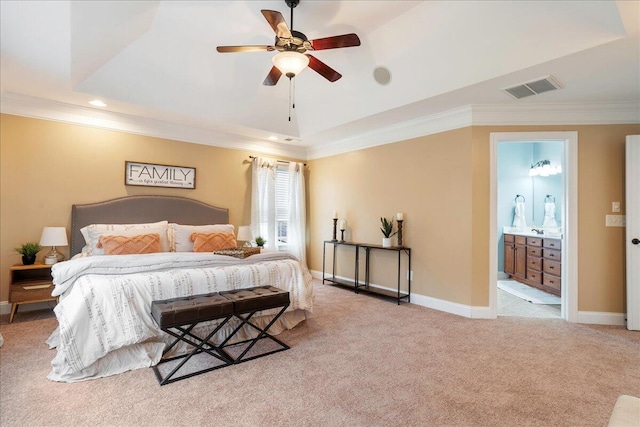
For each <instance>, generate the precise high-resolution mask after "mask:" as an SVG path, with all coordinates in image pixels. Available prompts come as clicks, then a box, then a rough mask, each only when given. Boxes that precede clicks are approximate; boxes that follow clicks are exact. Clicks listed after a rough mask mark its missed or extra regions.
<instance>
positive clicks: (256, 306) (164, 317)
mask: <svg viewBox="0 0 640 427" xmlns="http://www.w3.org/2000/svg"><path fill="white" fill-rule="evenodd" d="M289 303H290V300H289V292H287V291H283V290H282V289H279V288H276V287H273V286H259V287H255V288H247V289H238V290H233V291H224V292H220V293H218V292H215V293H211V294H204V295H194V296H189V297H181V298H172V299H168V300H160V301H153V302H152V303H151V315H152V316H153V318H154V320H155V321H156V323H157V324H158V326H160V328H161V329H162V330H163V331H164V332H166V333H168V334H170V335H172V336H173V337H174V338H175V340H174V341H173V342H172V343H171V344H170V345H169V346H168V347H167V348H165V350H164V352H163V355H164V354H167V353H168V352H169V351H170V350H171V349H172V348H173V347H175V345H176V344H178V343H179V342H180V341H182V342H185V343H187V344H188V345H189V346H191V347H193V350H192V351H191V352H190V353H188V354H184V355H180V356H176V357H171V358H167V359H164V358H163V359H161V360H160V362H158V364H157V365H155V366H153V367H152V368H153V370H154V372H155V375H156V378H157V379H158V382H159V383H160V385H165V384H168V383H171V382H175V381H178V380H181V379H185V378H189V377H192V376H194V375H199V374H203V373H205V372H209V371H212V370H214V369H219V368H223V367H225V366H229V365H232V364H237V363H241V362H246V361H248V360H252V359H255V358H258V357H262V356H266V355H269V354H273V353H276V352H279V351H283V350H287V349H289V346H288V345H286V344H285V343H283V342H282V341H280V340H279V339H277V338H275V337H274V336H273V335H271V334H269V333H268V331H269V328H270V327H271V326H272V325H273V324H274V323H275V322H276V321H277V320H278V318H279V317H280V316H281V315H282V313H284V311H285V310H286V309H287V307H289ZM278 308H279V309H280V310H279V311H278V313H277V314H276V315H275V316H274V317H273V318H272V319H271V321H269V322H268V323H267V325H266V326H265V327H263V328H261V327H259V326H258V325H256V324H255V322H253V319H252V318H253V316H254V315H255V314H256V313H257V312H259V311H262V310H269V309H278ZM232 317H236V318H237V319H239V320H240V322H239V324H238V326H237V327H236V328H234V330H233V332H231V333H230V334H229V335H228V336H227V338H226V339H225V340H224V341H223V342H222V343H221V344H219V345H215V344H213V343H211V342H210V340H211V338H212V337H213V336H214V335H215V334H216V333H217V332H218V331H219V330H220V329H221V328H222V327H223V326H224V325H226V324H227V322H229V320H230V319H231V318H232ZM210 320H220V323H219V324H218V326H217V327H216V328H215V329H214V330H213V331H211V332H210V333H209V334H208V335H207V336H206V337H204V338H202V337H200V336H198V335H196V334H194V333H193V332H192V331H193V329H194V328H195V327H196V325H198V324H199V323H201V322H207V321H210ZM245 325H246V326H247V327H248V328H249V329H254V330H256V331H257V332H258V334H257V336H255V337H254V338H251V339H248V340H244V341H240V342H233V343H230V342H231V341H232V340H233V337H234V336H235V335H236V334H238V332H239V331H240V330H241V329H242V328H243V326H245ZM261 340H270V341H271V342H272V343H275V348H273V347H272V348H271V349H268V350H267V351H266V352H255V351H254V352H253V353H252V352H251V350H252V349H254V350H255V348H254V347H255V345H256V344H257V343H258V342H260V341H261ZM201 353H206V354H208V355H209V356H211V357H213V358H214V359H217V360H216V362H217V365H215V366H208V367H206V368H203V369H200V370H196V371H194V372H189V373H185V374H181V375H179V376H175V377H174V375H176V374H177V373H178V371H179V370H180V369H181V368H183V367H185V365H186V364H187V362H188V361H189V360H191V359H192V358H193V357H194V356H195V355H198V354H201ZM179 359H182V360H181V361H180V362H179V363H177V365H176V366H175V367H173V369H171V370H170V372H169V373H168V374H166V375H164V376H163V375H162V374H161V372H160V369H159V365H161V364H164V363H167V362H172V361H176V360H179Z"/></svg>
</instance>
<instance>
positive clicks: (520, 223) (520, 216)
mask: <svg viewBox="0 0 640 427" xmlns="http://www.w3.org/2000/svg"><path fill="white" fill-rule="evenodd" d="M513 226H514V227H517V228H524V227H526V226H527V221H526V220H525V219H524V202H516V208H515V210H514V215H513Z"/></svg>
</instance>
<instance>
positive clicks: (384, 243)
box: [382, 237, 391, 248]
mask: <svg viewBox="0 0 640 427" xmlns="http://www.w3.org/2000/svg"><path fill="white" fill-rule="evenodd" d="M382 247H383V248H390V247H391V237H383V238H382Z"/></svg>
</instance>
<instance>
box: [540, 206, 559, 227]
mask: <svg viewBox="0 0 640 427" xmlns="http://www.w3.org/2000/svg"><path fill="white" fill-rule="evenodd" d="M542 226H543V227H557V226H558V223H557V222H556V204H555V203H553V202H547V203H545V204H544V222H543V223H542Z"/></svg>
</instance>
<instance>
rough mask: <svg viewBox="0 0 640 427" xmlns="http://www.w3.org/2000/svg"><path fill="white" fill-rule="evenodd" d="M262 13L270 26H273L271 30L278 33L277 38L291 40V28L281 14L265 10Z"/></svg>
mask: <svg viewBox="0 0 640 427" xmlns="http://www.w3.org/2000/svg"><path fill="white" fill-rule="evenodd" d="M261 12H262V14H263V15H264V17H265V19H266V20H267V21H268V22H269V25H271V28H273V31H275V32H276V36H278V37H280V38H285V39H290V38H291V37H292V36H291V31H290V30H289V27H288V26H287V23H286V21H285V20H284V17H283V16H282V14H281V13H280V12H278V11H276V10H264V9H263V10H262V11H261Z"/></svg>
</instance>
